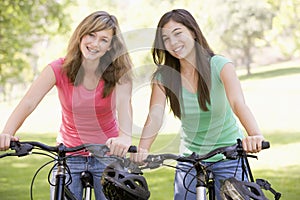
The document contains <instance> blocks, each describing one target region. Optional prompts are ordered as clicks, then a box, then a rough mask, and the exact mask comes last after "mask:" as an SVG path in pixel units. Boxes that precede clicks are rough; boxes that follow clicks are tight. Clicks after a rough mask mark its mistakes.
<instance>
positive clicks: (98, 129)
mask: <svg viewBox="0 0 300 200" xmlns="http://www.w3.org/2000/svg"><path fill="white" fill-rule="evenodd" d="M63 62H64V59H63V58H60V59H58V60H56V61H53V62H52V63H50V66H51V67H52V69H53V71H54V74H55V77H56V87H57V90H58V95H59V100H60V103H61V107H62V124H61V127H60V132H59V134H58V137H57V143H63V144H64V145H66V146H67V147H74V146H78V145H81V144H86V143H93V144H95V143H97V144H104V143H105V142H106V141H107V139H108V138H111V137H116V136H118V124H117V119H116V100H115V92H112V94H110V95H109V96H108V97H106V98H102V91H103V87H104V81H103V80H102V79H101V80H100V81H99V84H98V86H97V88H96V89H94V90H87V89H86V88H85V87H83V86H82V85H80V86H74V85H73V84H72V83H70V82H69V79H68V77H67V76H66V74H65V73H63V71H62V64H63Z"/></svg>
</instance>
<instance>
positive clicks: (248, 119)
mask: <svg viewBox="0 0 300 200" xmlns="http://www.w3.org/2000/svg"><path fill="white" fill-rule="evenodd" d="M220 76H221V80H222V82H223V84H224V87H225V91H226V95H227V98H228V100H229V103H230V106H231V108H232V110H233V112H234V113H235V115H236V116H237V117H238V119H239V120H240V122H241V124H242V125H243V127H244V128H245V130H246V132H247V134H248V137H246V138H245V139H243V147H244V149H245V150H246V151H248V152H253V153H255V152H259V151H260V150H261V142H262V141H263V140H264V138H263V136H262V134H261V131H260V129H259V127H258V124H257V122H256V120H255V118H254V116H253V114H252V112H251V111H250V109H249V107H248V106H247V104H246V102H245V99H244V95H243V91H242V88H241V84H240V81H239V79H238V77H237V75H236V73H235V69H234V66H233V64H232V63H227V64H226V65H225V66H224V68H223V69H222V71H221V75H220Z"/></svg>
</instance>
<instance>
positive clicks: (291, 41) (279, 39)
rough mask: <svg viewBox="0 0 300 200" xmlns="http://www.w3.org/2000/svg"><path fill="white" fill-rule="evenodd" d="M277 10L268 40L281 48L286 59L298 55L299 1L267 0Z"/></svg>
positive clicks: (299, 52) (299, 40)
mask: <svg viewBox="0 0 300 200" xmlns="http://www.w3.org/2000/svg"><path fill="white" fill-rule="evenodd" d="M269 2H270V4H271V5H272V6H273V7H274V9H276V10H277V13H278V14H277V15H276V16H275V17H274V20H273V27H274V29H273V30H272V31H271V32H270V35H271V36H270V37H269V40H270V41H272V42H273V45H276V46H277V47H279V49H280V50H281V53H282V54H283V55H284V56H285V58H286V59H291V58H293V57H294V56H297V55H298V56H299V55H300V23H299V21H300V14H299V13H300V1H299V0H284V1H282V0H269Z"/></svg>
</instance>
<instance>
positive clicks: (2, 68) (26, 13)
mask: <svg viewBox="0 0 300 200" xmlns="http://www.w3.org/2000/svg"><path fill="white" fill-rule="evenodd" d="M70 3H71V0H64V1H57V0H2V1H0V7H1V10H0V93H1V92H2V93H3V94H4V96H5V94H6V88H7V87H9V86H10V85H11V84H15V83H22V82H24V81H25V80H26V79H27V78H32V73H30V70H31V68H30V59H29V56H30V55H31V53H32V52H31V48H32V46H33V45H34V44H35V43H37V42H39V41H41V40H42V39H43V38H45V37H47V36H50V35H53V34H58V33H65V32H66V31H67V30H68V29H69V26H68V23H66V22H67V21H68V19H69V18H68V15H67V14H65V13H64V12H63V9H64V8H65V7H66V6H67V5H69V4H70ZM30 74H31V77H30Z"/></svg>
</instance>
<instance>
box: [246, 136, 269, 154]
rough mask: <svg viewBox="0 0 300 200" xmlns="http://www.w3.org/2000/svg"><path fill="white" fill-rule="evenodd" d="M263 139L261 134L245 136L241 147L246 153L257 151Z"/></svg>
mask: <svg viewBox="0 0 300 200" xmlns="http://www.w3.org/2000/svg"><path fill="white" fill-rule="evenodd" d="M264 140H265V139H264V137H263V136H262V135H253V136H247V137H246V138H244V139H243V140H242V142H243V149H244V150H245V151H246V152H247V153H258V152H260V151H261V149H262V141H264Z"/></svg>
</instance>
